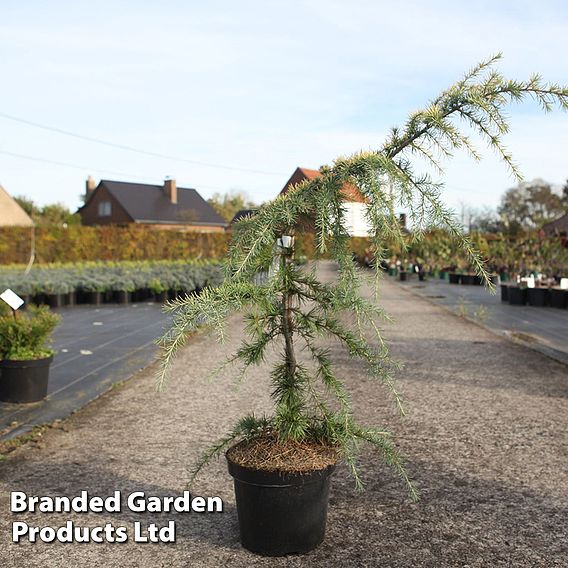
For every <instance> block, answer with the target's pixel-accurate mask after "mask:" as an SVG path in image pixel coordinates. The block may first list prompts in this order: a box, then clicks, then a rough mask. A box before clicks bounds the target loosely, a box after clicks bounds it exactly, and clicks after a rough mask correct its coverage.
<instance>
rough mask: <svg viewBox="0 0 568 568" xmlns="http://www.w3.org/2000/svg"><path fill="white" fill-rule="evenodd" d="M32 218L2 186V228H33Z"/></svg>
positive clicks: (0, 213) (0, 223)
mask: <svg viewBox="0 0 568 568" xmlns="http://www.w3.org/2000/svg"><path fill="white" fill-rule="evenodd" d="M33 224H34V222H33V221H32V220H31V217H30V216H29V215H28V214H27V213H26V212H25V211H24V210H23V209H22V208H21V207H20V206H19V205H18V203H17V202H16V201H14V199H13V198H12V197H10V196H9V195H8V192H7V191H6V190H5V189H4V188H3V187H2V186H1V185H0V227H33Z"/></svg>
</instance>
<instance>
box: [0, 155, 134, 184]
mask: <svg viewBox="0 0 568 568" xmlns="http://www.w3.org/2000/svg"><path fill="white" fill-rule="evenodd" d="M0 154H4V155H6V156H12V157H13V158H21V159H22V160H32V161H34V162H43V163H44V164H52V165H55V166H63V167H66V168H74V169H76V170H83V172H85V171H93V172H101V173H107V174H113V175H119V176H127V177H131V178H135V179H143V178H141V177H140V176H138V175H135V174H129V173H126V172H116V171H113V170H103V169H99V168H87V167H85V166H78V165H77V164H70V163H69V162H59V161H57V160H49V159H47V158H38V157H36V156H27V155H25V154H17V153H15V152H8V151H7V150H0Z"/></svg>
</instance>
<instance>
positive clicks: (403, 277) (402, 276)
mask: <svg viewBox="0 0 568 568" xmlns="http://www.w3.org/2000/svg"><path fill="white" fill-rule="evenodd" d="M407 275H408V272H406V270H401V271H400V272H399V273H398V277H399V279H400V281H401V282H404V281H405V280H406V279H407Z"/></svg>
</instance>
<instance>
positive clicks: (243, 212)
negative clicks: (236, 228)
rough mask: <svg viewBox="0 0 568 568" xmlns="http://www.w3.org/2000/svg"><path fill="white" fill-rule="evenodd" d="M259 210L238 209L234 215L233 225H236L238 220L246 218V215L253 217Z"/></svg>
mask: <svg viewBox="0 0 568 568" xmlns="http://www.w3.org/2000/svg"><path fill="white" fill-rule="evenodd" d="M257 211H258V209H240V210H239V211H237V212H236V213H235V215H234V217H233V218H232V219H231V225H234V224H235V223H236V222H237V221H240V220H241V219H244V218H245V217H251V216H252V215H254V214H255V213H256V212H257Z"/></svg>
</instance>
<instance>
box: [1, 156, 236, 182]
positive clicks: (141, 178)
mask: <svg viewBox="0 0 568 568" xmlns="http://www.w3.org/2000/svg"><path fill="white" fill-rule="evenodd" d="M0 154H4V155H6V156H11V157H13V158H20V159H22V160H31V161H33V162H42V163H44V164H51V165H54V166H62V167H65V168H73V169H76V170H82V171H83V172H85V171H88V172H99V173H106V174H112V175H117V176H126V177H129V178H133V179H139V180H147V179H148V178H143V177H141V176H139V175H136V174H130V173H127V172H117V171H113V170H105V169H101V168H90V167H89V168H88V167H86V166H79V165H77V164H70V163H69V162H59V161H58V160H50V159H48V158H38V157H36V156H27V155H25V154H17V153H15V152H8V151H7V150H0ZM199 187H200V188H204V189H213V190H215V191H227V188H222V187H215V186H211V185H199Z"/></svg>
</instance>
